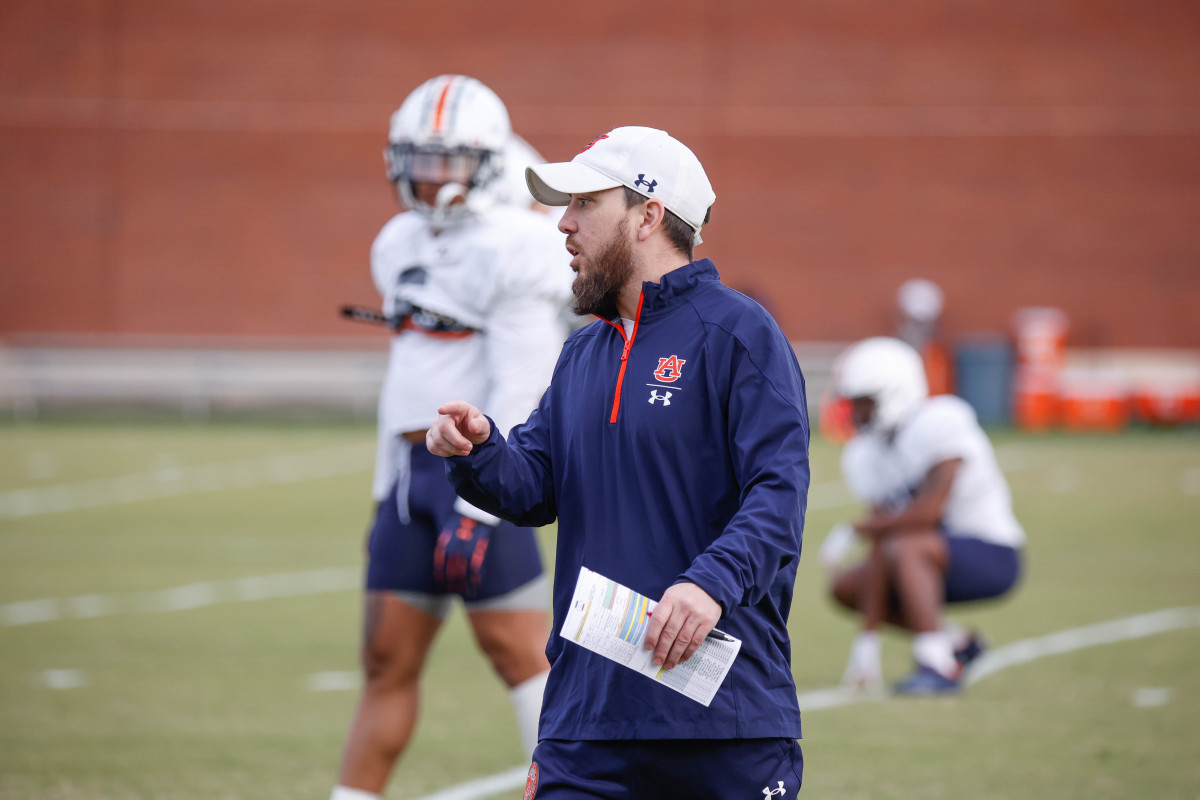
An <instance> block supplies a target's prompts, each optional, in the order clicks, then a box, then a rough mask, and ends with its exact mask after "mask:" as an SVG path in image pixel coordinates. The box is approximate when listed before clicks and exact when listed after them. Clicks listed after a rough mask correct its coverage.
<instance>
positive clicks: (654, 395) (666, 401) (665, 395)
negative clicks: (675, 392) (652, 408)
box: [650, 389, 671, 406]
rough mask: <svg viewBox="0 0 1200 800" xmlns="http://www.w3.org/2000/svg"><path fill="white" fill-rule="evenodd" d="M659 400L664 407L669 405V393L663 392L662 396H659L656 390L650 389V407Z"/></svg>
mask: <svg viewBox="0 0 1200 800" xmlns="http://www.w3.org/2000/svg"><path fill="white" fill-rule="evenodd" d="M659 400H661V401H662V404H663V405H664V406H669V405H671V393H670V392H663V393H662V394H659V393H658V389H651V390H650V405H654V404H655V403H657V402H658V401H659Z"/></svg>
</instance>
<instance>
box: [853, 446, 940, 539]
mask: <svg viewBox="0 0 1200 800" xmlns="http://www.w3.org/2000/svg"><path fill="white" fill-rule="evenodd" d="M961 464H962V459H961V458H951V459H947V460H945V461H940V462H938V463H937V464H934V465H933V467H932V468H931V469H930V470H929V472H927V473H926V474H925V478H924V479H923V480H922V481H921V484H920V486H918V487H917V491H916V493H915V494H914V495H913V498H912V500H911V501H910V502H909V504H908V505H906V506H905V507H904V508H902V509H900V510H899V511H895V512H890V511H887V510H885V509H882V508H875V509H872V511H871V514H870V515H869V516H868V517H867V518H866V519H863V520H860V521H859V522H856V523H854V529H855V530H856V531H858V532H859V533H860V534H862V535H863V536H867V537H871V538H878V537H881V536H896V535H903V534H905V533H909V532H912V531H920V530H928V529H929V528H931V527H935V526H936V525H938V523H940V522H941V520H942V514H943V513H944V512H945V508H946V500H947V499H948V498H949V497H950V490H951V489H952V488H953V486H954V478H955V476H956V475H957V474H958V468H959V466H960V465H961Z"/></svg>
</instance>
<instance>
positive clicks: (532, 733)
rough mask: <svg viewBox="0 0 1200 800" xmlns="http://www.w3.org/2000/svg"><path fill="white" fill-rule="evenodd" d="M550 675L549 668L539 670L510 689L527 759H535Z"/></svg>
mask: <svg viewBox="0 0 1200 800" xmlns="http://www.w3.org/2000/svg"><path fill="white" fill-rule="evenodd" d="M549 675H550V671H549V670H547V671H546V672H539V673H538V674H537V675H534V676H533V677H532V678H529V679H527V680H525V681H524V682H522V683H519V684H517V685H516V686H514V687H513V688H511V689H509V690H508V697H509V699H510V700H512V704H513V709H514V710H515V711H516V712H517V731H518V732H520V734H521V746H522V747H523V748H525V759H526V760H527V761H532V760H533V748H535V747H537V741H538V718H539V717H540V716H541V715H542V695H543V694H545V692H546V678H547V677H549Z"/></svg>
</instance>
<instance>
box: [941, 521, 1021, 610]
mask: <svg viewBox="0 0 1200 800" xmlns="http://www.w3.org/2000/svg"><path fill="white" fill-rule="evenodd" d="M942 534H943V538H944V539H945V541H946V549H947V551H948V552H949V556H950V564H949V566H948V567H947V568H946V578H945V587H946V602H947V603H967V602H971V601H972V600H986V599H988V598H991V597H999V596H1000V595H1002V594H1006V593H1007V592H1009V591H1010V590H1011V589H1012V588H1013V586H1015V585H1016V583H1017V579H1018V578H1020V577H1021V551H1020V550H1019V549H1017V548H1015V547H1005V546H1004V545H1002V544H994V543H992V542H985V541H983V540H982V539H976V538H973V537H970V536H956V535H954V533H953V532H951V531H945V530H943V531H942Z"/></svg>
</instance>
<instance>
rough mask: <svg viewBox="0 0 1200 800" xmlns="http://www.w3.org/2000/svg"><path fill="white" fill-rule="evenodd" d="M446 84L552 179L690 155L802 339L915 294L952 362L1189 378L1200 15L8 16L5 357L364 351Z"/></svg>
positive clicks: (852, 8)
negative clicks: (1085, 357) (953, 351)
mask: <svg viewBox="0 0 1200 800" xmlns="http://www.w3.org/2000/svg"><path fill="white" fill-rule="evenodd" d="M512 6H519V9H520V10H519V11H514V10H513V9H512V8H511V7H512ZM449 71H457V72H465V73H468V74H473V75H475V76H477V77H479V78H481V79H482V80H484V81H485V82H487V83H488V84H490V85H491V86H492V87H493V88H494V89H496V90H497V92H499V93H500V95H501V96H502V97H503V98H504V99H505V100H506V101H507V102H508V104H509V106H510V110H511V112H512V116H513V120H514V125H515V127H516V128H517V130H518V131H520V132H521V133H523V134H524V135H525V136H526V138H528V139H529V140H530V141H531V142H532V143H533V144H534V145H535V146H537V147H538V148H539V149H540V150H542V152H543V153H544V154H545V155H546V156H547V157H549V158H552V159H556V160H557V159H565V158H569V157H570V156H571V155H573V154H574V153H575V152H576V151H577V150H578V149H579V147H580V146H581V145H582V144H583V143H585V142H586V141H588V140H589V139H591V138H592V137H594V136H595V135H596V134H598V133H601V132H603V131H605V130H607V129H609V128H611V127H614V126H616V125H623V124H647V125H654V126H657V127H663V128H666V129H667V130H669V131H670V132H672V133H673V134H675V135H677V136H678V137H679V138H681V139H683V140H684V141H685V142H687V143H688V144H689V145H690V146H692V148H693V149H694V150H695V151H696V152H697V153H698V155H699V156H700V157H701V159H702V160H703V161H704V163H705V164H706V166H707V167H708V169H709V172H710V176H711V178H712V181H713V184H714V187H715V188H716V192H717V197H718V199H717V204H716V206H715V207H714V209H713V215H714V217H713V223H712V226H711V228H710V230H709V231H708V233H707V235H706V239H707V240H708V241H707V243H706V244H705V245H704V246H703V247H702V248H701V249H700V251H699V254H701V255H708V256H710V257H712V258H713V259H714V260H716V262H717V264H718V267H719V268H720V269H721V270H722V273H723V274H724V276H725V278H726V280H727V282H729V283H730V284H733V285H735V286H738V287H741V288H745V289H747V290H750V291H751V292H752V293H754V294H756V295H758V296H760V297H762V298H763V299H765V300H766V301H767V303H768V305H769V306H770V307H771V308H772V309H773V310H774V311H775V313H776V315H777V317H778V318H779V320H780V322H781V324H782V325H783V327H784V329H785V331H786V332H787V333H788V334H789V335H790V336H791V337H793V338H796V339H818V340H819V339H825V340H845V339H851V338H855V337H858V336H861V335H866V334H869V333H879V332H886V331H887V330H888V328H889V317H888V310H889V307H890V303H891V299H892V296H893V294H894V292H895V289H896V287H897V286H898V285H899V284H900V283H901V282H902V281H903V280H904V279H905V278H908V277H912V276H917V275H920V276H924V277H929V278H932V279H934V280H936V281H938V282H939V283H940V284H941V285H942V286H943V288H944V289H945V290H946V295H947V310H946V314H945V318H944V319H945V327H946V329H947V332H948V333H950V334H951V335H954V334H958V333H963V332H967V331H978V330H1004V329H1006V328H1007V327H1008V322H1009V318H1010V315H1011V313H1012V311H1013V310H1014V309H1015V308H1017V307H1019V306H1022V305H1058V306H1061V307H1063V308H1065V309H1066V310H1067V311H1068V313H1069V315H1070V318H1071V321H1072V332H1071V337H1070V341H1071V343H1072V344H1074V345H1124V346H1143V345H1144V346H1188V347H1197V346H1200V314H1197V313H1196V311H1195V309H1196V308H1197V307H1200V224H1198V223H1200V78H1198V77H1197V76H1200V4H1197V3H1195V2H1194V0H1159V2H1155V3H1153V4H1146V3H1138V2H1134V1H1133V0H1127V1H1126V2H1103V1H1102V0H1074V1H1073V2H1060V3H1045V2H1044V1H1043V0H1014V2H1009V3H993V2H981V1H980V2H963V0H942V1H940V2H934V1H933V0H926V1H925V2H910V3H903V4H883V3H877V2H869V1H868V0H828V1H827V2H808V3H767V2H740V3H731V2H727V1H726V0H704V2H696V1H695V0H689V1H688V2H683V1H682V0H660V2H657V3H652V4H648V3H643V2H632V1H629V0H620V1H619V2H612V1H610V2H605V3H599V4H593V5H586V6H585V5H582V4H564V3H560V2H556V3H551V2H545V1H544V0H537V1H536V2H534V1H533V0H528V1H527V2H523V3H521V4H507V3H495V2H486V3H485V2H478V0H452V1H451V2H446V3H441V4H432V3H428V4H414V3H402V2H395V1H394V0H388V1H385V0H340V2H337V3H332V2H327V0H320V1H319V2H318V1H317V0H286V1H285V0H239V2H236V3H233V2H216V3H213V2H200V1H199V0H196V1H195V2H179V1H177V2H162V1H161V0H103V1H102V0H91V1H90V2H89V1H86V0H43V1H42V2H36V3H4V4H2V5H0V175H2V176H3V177H2V180H0V242H2V243H3V244H2V245H0V335H4V334H15V333H50V332H80V333H121V334H147V335H159V334H189V335H192V334H194V335H208V334H223V335H251V336H258V335H282V336H313V335H315V336H345V337H359V336H364V335H369V332H368V331H366V330H365V329H362V328H357V327H355V326H352V325H349V324H347V323H343V322H342V321H340V320H339V319H338V318H337V317H336V314H335V310H336V306H337V304H338V303H340V302H363V303H371V302H374V301H375V299H376V298H375V296H374V290H373V289H372V287H371V284H370V281H369V278H368V276H367V252H368V247H369V245H370V242H371V239H372V237H373V236H374V234H375V232H376V231H377V230H378V228H379V226H380V225H381V224H382V223H383V222H384V221H385V220H386V219H387V218H388V217H389V216H390V215H391V214H392V213H393V206H392V200H391V195H390V190H389V187H388V186H387V184H386V182H385V180H384V178H383V176H382V162H381V159H380V150H381V147H382V145H383V140H384V136H385V132H386V124H387V118H388V115H389V113H390V112H391V111H392V110H393V109H394V108H395V107H396V106H397V105H398V104H399V103H400V101H401V100H402V99H403V98H404V96H405V95H406V94H407V93H408V91H409V90H411V89H412V88H413V87H414V86H416V85H417V84H418V83H419V82H420V81H422V80H424V79H425V78H428V77H430V76H432V75H435V74H438V73H440V72H449Z"/></svg>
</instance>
